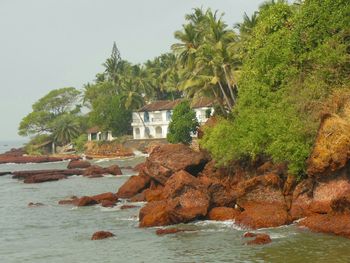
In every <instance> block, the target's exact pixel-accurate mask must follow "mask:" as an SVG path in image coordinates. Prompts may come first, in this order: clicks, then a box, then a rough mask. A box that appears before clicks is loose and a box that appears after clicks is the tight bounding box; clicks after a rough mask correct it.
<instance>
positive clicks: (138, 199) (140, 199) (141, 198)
mask: <svg viewBox="0 0 350 263" xmlns="http://www.w3.org/2000/svg"><path fill="white" fill-rule="evenodd" d="M146 190H147V189H146ZM146 190H144V191H142V192H141V193H138V194H136V195H134V196H133V197H131V198H130V199H129V200H130V202H145V201H146V196H145V192H146Z"/></svg>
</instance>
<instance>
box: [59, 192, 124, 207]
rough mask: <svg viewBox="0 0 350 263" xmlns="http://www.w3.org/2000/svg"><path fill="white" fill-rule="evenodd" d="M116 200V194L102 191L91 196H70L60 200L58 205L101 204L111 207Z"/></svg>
mask: <svg viewBox="0 0 350 263" xmlns="http://www.w3.org/2000/svg"><path fill="white" fill-rule="evenodd" d="M117 201H118V197H117V195H116V194H114V193H112V192H107V193H102V194H98V195H93V196H82V197H80V198H78V197H76V196H72V197H71V198H70V199H64V200H60V201H59V202H58V204H60V205H75V206H91V205H96V204H101V206H104V207H112V206H114V205H115V204H116V203H117Z"/></svg>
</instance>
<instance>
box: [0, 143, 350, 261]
mask: <svg viewBox="0 0 350 263" xmlns="http://www.w3.org/2000/svg"><path fill="white" fill-rule="evenodd" d="M7 148H8V147H7ZM144 158H145V157H142V156H139V157H136V158H132V159H124V160H101V161H98V163H97V164H99V165H101V166H109V165H112V164H118V165H120V166H124V167H125V166H128V165H132V166H134V165H136V164H137V163H140V162H142V161H143V160H144ZM66 166H67V162H57V163H46V164H1V165H0V172H2V171H14V170H27V169H54V168H65V167H66ZM123 173H124V175H123V176H118V177H115V176H107V177H103V178H94V179H89V178H84V177H82V176H72V177H69V178H68V179H65V180H61V181H57V182H46V183H42V184H24V183H23V182H21V181H18V180H14V179H12V178H11V176H10V175H5V176H2V177H0V198H1V205H0V233H1V235H0V262H1V263H20V262H33V263H51V262H52V263H56V262H57V263H59V262H65V263H67V262H72V263H73V262H74V263H75V262H85V263H89V262H94V263H95V262H99V263H103V262H105V263H107V262H121V263H122V262H123V263H127V262H130V263H139V262H140V263H141V262H145V263H146V262H147V263H148V262H149V263H151V262H152V263H155V262H160V263H168V262H169V263H170V262H176V263H190V262H276V263H277V262H318V263H320V262H325V263H326V262H327V263H329V262H350V249H349V247H350V240H348V239H345V238H341V237H336V236H332V235H325V234H315V233H311V232H309V231H308V230H306V229H300V228H297V227H296V226H294V225H291V226H283V227H278V228H269V229H260V230H258V231H257V232H262V233H268V234H269V235H270V236H271V238H272V243H270V244H268V245H263V246H248V245H246V244H245V242H246V240H245V239H244V238H243V237H242V235H243V234H244V233H245V232H246V229H242V228H241V227H239V226H237V225H235V224H234V223H233V222H230V221H227V222H216V221H198V222H192V223H189V224H181V225H180V227H181V228H186V229H188V230H191V231H189V232H182V233H177V234H173V235H164V236H157V235H156V234H155V231H156V230H157V228H139V227H138V213H139V208H134V209H125V210H121V209H120V206H121V204H123V203H125V201H123V202H122V203H121V204H119V205H118V206H117V207H114V208H103V207H101V206H99V205H97V206H92V207H79V208H77V207H73V206H70V205H58V201H59V200H61V199H66V198H68V197H69V196H72V195H77V196H83V195H94V194H99V193H103V192H109V191H111V192H116V191H117V190H118V187H120V186H121V185H122V184H123V183H124V182H125V181H126V180H127V179H128V178H129V177H130V176H131V175H133V173H132V172H131V171H130V170H123ZM29 202H34V203H37V202H40V203H43V204H44V205H43V206H38V207H28V203H29ZM133 204H134V205H137V206H140V207H141V206H142V205H143V203H133ZM100 230H104V231H110V232H112V233H114V234H115V235H116V236H115V237H113V238H109V239H105V240H98V241H92V240H91V236H92V234H93V233H94V232H96V231H100Z"/></svg>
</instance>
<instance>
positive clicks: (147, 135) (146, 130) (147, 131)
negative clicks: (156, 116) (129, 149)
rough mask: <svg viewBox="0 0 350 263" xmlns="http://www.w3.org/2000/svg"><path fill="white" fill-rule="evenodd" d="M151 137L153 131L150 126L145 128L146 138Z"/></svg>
mask: <svg viewBox="0 0 350 263" xmlns="http://www.w3.org/2000/svg"><path fill="white" fill-rule="evenodd" d="M150 137H151V131H150V129H149V128H148V127H146V128H145V138H150Z"/></svg>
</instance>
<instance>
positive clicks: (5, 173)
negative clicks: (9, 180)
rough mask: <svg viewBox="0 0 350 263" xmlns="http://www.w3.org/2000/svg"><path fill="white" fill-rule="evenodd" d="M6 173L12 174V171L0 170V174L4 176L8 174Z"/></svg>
mask: <svg viewBox="0 0 350 263" xmlns="http://www.w3.org/2000/svg"><path fill="white" fill-rule="evenodd" d="M8 174H12V172H0V176H4V175H8Z"/></svg>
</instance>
